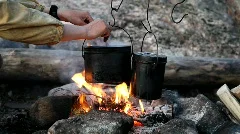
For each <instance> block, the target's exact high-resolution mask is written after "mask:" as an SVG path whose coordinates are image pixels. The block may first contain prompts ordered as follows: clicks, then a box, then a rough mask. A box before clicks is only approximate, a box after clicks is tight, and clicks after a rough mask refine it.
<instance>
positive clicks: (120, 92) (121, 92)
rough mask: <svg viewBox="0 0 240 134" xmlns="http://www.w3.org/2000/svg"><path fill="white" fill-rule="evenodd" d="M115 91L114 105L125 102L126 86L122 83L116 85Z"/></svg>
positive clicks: (126, 98) (127, 96) (127, 93)
mask: <svg viewBox="0 0 240 134" xmlns="http://www.w3.org/2000/svg"><path fill="white" fill-rule="evenodd" d="M115 89H116V97H115V103H120V102H121V101H123V102H127V100H128V98H129V92H128V88H127V84H126V83H122V84H120V85H117V86H116V87H115Z"/></svg>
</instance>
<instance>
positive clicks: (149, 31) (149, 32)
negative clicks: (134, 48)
mask: <svg viewBox="0 0 240 134" xmlns="http://www.w3.org/2000/svg"><path fill="white" fill-rule="evenodd" d="M149 3H150V0H148V7H147V22H148V25H149V29H150V30H148V28H147V27H146V26H145V25H144V23H143V22H142V21H141V23H142V25H143V27H144V28H145V29H146V31H147V32H146V33H145V35H144V36H143V40H142V45H141V52H142V49H143V43H144V40H145V37H146V36H147V34H152V35H153V36H154V38H155V40H156V44H157V63H158V43H157V37H156V35H155V34H154V33H153V32H152V27H151V24H150V22H149V20H148V10H149Z"/></svg>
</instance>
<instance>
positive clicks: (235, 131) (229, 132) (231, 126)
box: [215, 122, 240, 134]
mask: <svg viewBox="0 0 240 134" xmlns="http://www.w3.org/2000/svg"><path fill="white" fill-rule="evenodd" d="M239 133H240V125H238V124H235V123H233V122H227V123H225V124H224V125H223V126H222V127H221V128H220V129H218V131H216V132H215V134H239Z"/></svg>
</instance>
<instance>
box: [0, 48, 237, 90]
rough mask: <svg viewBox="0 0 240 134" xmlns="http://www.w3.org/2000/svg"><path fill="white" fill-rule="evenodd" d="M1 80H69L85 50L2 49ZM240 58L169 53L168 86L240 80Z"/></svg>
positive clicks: (82, 64)
mask: <svg viewBox="0 0 240 134" xmlns="http://www.w3.org/2000/svg"><path fill="white" fill-rule="evenodd" d="M0 54H1V55H2V58H3V66H2V68H1V69H0V80H30V81H33V80H37V81H52V82H61V83H64V84H66V83H69V82H71V77H72V76H73V75H74V74H75V73H79V72H81V71H82V70H83V68H84V59H83V58H82V52H81V51H65V50H36V49H34V50H31V49H0ZM239 78H240V60H238V59H226V58H223V59H220V58H193V57H168V62H167V64H166V70H165V80H164V85H165V86H222V85H223V84H228V85H236V86H237V85H239V84H240V79H239Z"/></svg>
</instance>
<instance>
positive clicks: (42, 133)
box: [32, 130, 48, 134]
mask: <svg viewBox="0 0 240 134" xmlns="http://www.w3.org/2000/svg"><path fill="white" fill-rule="evenodd" d="M47 133H48V131H47V130H39V131H37V132H34V133H32V134H47Z"/></svg>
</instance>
